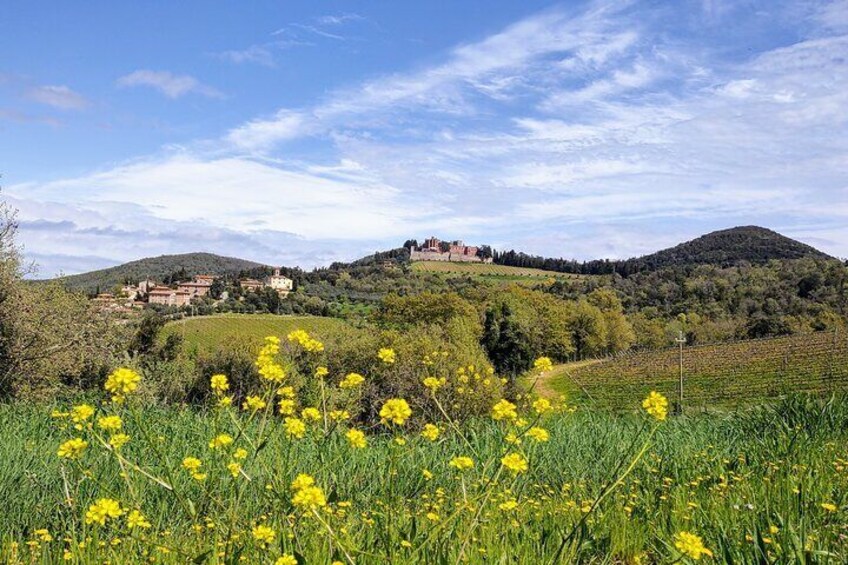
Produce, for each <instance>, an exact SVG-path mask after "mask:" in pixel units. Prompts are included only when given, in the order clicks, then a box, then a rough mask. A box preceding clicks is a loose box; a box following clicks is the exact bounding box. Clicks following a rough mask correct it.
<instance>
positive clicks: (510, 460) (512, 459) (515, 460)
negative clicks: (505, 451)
mask: <svg viewBox="0 0 848 565" xmlns="http://www.w3.org/2000/svg"><path fill="white" fill-rule="evenodd" d="M501 463H502V464H503V466H504V467H506V468H507V469H509V470H510V471H512V472H513V473H515V474H518V473H523V472H525V471H526V470H527V469H528V465H527V460H526V459H524V457H522V456H521V454H520V453H510V454H509V455H505V456H504V457H503V458H502V459H501Z"/></svg>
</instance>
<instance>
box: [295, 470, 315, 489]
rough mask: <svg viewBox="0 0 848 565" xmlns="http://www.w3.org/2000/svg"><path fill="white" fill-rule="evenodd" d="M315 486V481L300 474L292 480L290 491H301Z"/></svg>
mask: <svg viewBox="0 0 848 565" xmlns="http://www.w3.org/2000/svg"><path fill="white" fill-rule="evenodd" d="M314 484H315V479H313V478H312V477H311V476H309V475H307V474H306V473H300V474H299V475H298V476H297V477H295V478H294V480H293V481H292V484H291V488H292V490H302V489H305V488H306V487H311V486H312V485H314Z"/></svg>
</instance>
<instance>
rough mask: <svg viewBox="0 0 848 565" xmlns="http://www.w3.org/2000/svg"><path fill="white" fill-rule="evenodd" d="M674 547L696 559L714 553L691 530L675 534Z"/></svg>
mask: <svg viewBox="0 0 848 565" xmlns="http://www.w3.org/2000/svg"><path fill="white" fill-rule="evenodd" d="M658 419H660V418H658ZM674 547H676V548H677V550H678V551H679V552H680V553H682V554H683V555H685V556H687V557H691V558H692V559H694V560H696V561H697V560H698V559H700V558H701V556H702V555H708V556H710V557H712V555H713V553H712V552H711V551H710V550H709V549H707V548H706V547H704V542H703V540H702V539H701V538H700V536H696V535H695V534H691V533H689V532H678V533H677V534H675V535H674Z"/></svg>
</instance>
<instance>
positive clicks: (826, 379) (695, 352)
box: [541, 332, 848, 409]
mask: <svg viewBox="0 0 848 565" xmlns="http://www.w3.org/2000/svg"><path fill="white" fill-rule="evenodd" d="M678 355H679V353H678V350H677V349H676V348H671V349H665V350H662V351H649V352H639V353H633V354H629V355H625V356H622V357H618V358H614V359H607V360H602V361H599V362H596V363H588V364H587V363H583V364H570V365H561V366H559V367H557V368H555V370H554V371H552V372H551V374H550V375H549V376H548V377H547V378H546V381H545V383H544V384H543V386H542V387H541V389H542V390H543V391H547V392H548V393H553V394H562V393H565V394H568V395H570V396H572V397H574V396H577V397H580V398H583V399H584V400H586V401H587V402H590V403H595V404H597V405H600V406H606V407H610V408H614V409H619V408H625V407H626V408H631V407H632V406H633V403H634V402H635V401H637V400H638V399H640V398H643V397H644V396H645V394H647V393H648V392H649V391H651V390H657V391H659V392H662V393H663V394H666V395H667V396H668V397H669V398H670V399H672V398H676V397H677V383H678V375H679V366H678V363H679V358H678ZM683 372H684V405H685V406H686V407H687V408H688V409H691V408H711V407H735V406H744V405H748V404H754V403H756V402H759V401H762V400H768V399H772V398H777V397H780V396H782V395H786V394H789V393H793V392H809V393H816V394H828V393H831V392H838V391H848V335H845V334H844V333H841V334H840V333H832V332H822V333H815V334H809V335H796V336H787V337H778V338H771V339H762V340H747V341H738V342H730V343H722V344H714V345H702V346H695V347H687V348H685V349H684V352H683Z"/></svg>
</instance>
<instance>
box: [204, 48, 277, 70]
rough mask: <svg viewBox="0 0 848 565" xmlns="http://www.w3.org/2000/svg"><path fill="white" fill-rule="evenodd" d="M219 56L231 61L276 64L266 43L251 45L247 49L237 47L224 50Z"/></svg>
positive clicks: (269, 65) (268, 65) (271, 65)
mask: <svg viewBox="0 0 848 565" xmlns="http://www.w3.org/2000/svg"><path fill="white" fill-rule="evenodd" d="M218 57H220V58H221V59H223V60H225V61H229V62H231V63H236V64H242V63H256V64H257V65H263V66H265V67H273V66H274V56H273V55H272V54H271V50H270V49H269V48H268V47H267V46H265V45H251V46H250V47H248V48H246V49H236V50H231V51H224V52H222V53H219V54H218Z"/></svg>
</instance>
